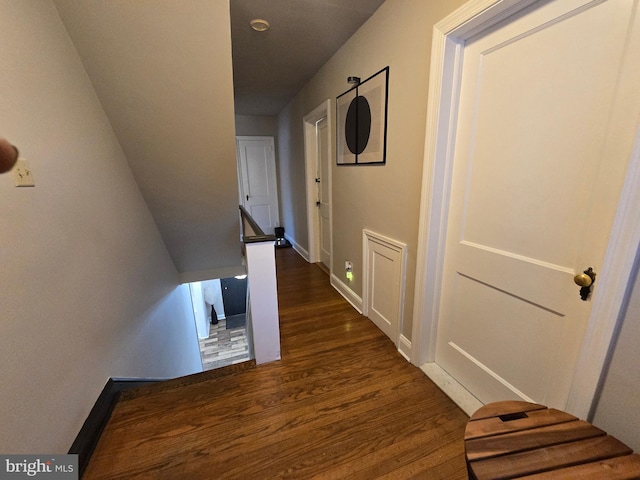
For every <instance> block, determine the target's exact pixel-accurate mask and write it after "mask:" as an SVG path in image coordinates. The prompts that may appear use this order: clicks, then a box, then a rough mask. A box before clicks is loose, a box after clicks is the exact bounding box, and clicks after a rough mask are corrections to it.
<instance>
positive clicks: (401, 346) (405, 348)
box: [398, 334, 411, 363]
mask: <svg viewBox="0 0 640 480" xmlns="http://www.w3.org/2000/svg"><path fill="white" fill-rule="evenodd" d="M398 352H400V355H402V356H403V357H404V358H405V359H406V360H407V362H409V363H411V341H410V340H409V339H408V338H407V337H405V336H404V335H402V334H400V338H399V339H398Z"/></svg>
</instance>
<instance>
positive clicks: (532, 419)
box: [464, 408, 577, 440]
mask: <svg viewBox="0 0 640 480" xmlns="http://www.w3.org/2000/svg"><path fill="white" fill-rule="evenodd" d="M575 420H577V418H576V417H574V416H573V415H570V414H568V413H566V412H562V411H560V410H556V409H554V408H548V409H546V408H545V409H544V410H534V411H530V412H527V418H521V419H518V420H511V421H507V422H503V421H502V420H501V419H500V418H499V417H490V418H485V419H482V420H476V421H473V422H468V423H467V427H466V429H465V431H464V438H465V440H471V439H473V438H480V437H486V436H490V435H500V434H503V433H507V432H515V431H519V430H528V429H530V428H536V427H544V426H546V425H555V424H558V423H564V422H571V421H575Z"/></svg>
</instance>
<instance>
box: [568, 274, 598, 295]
mask: <svg viewBox="0 0 640 480" xmlns="http://www.w3.org/2000/svg"><path fill="white" fill-rule="evenodd" d="M573 281H574V282H575V283H576V285H578V286H579V287H580V298H581V299H582V300H587V298H589V294H590V293H591V285H593V283H594V282H595V281H596V272H594V271H593V268H591V267H589V268H587V269H586V270H585V271H584V272H582V273H580V274H578V275H576V276H575V277H573Z"/></svg>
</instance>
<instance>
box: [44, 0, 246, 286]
mask: <svg viewBox="0 0 640 480" xmlns="http://www.w3.org/2000/svg"><path fill="white" fill-rule="evenodd" d="M54 4H55V6H56V8H57V10H58V12H59V14H60V16H61V18H62V20H63V23H64V24H65V27H66V29H67V31H68V33H69V35H70V37H71V39H72V40H73V43H74V45H75V47H76V49H77V51H78V52H79V55H80V57H81V59H82V62H83V65H84V67H85V69H86V71H87V73H88V75H89V77H90V79H91V82H92V84H93V87H94V89H95V91H96V93H97V95H98V98H99V99H100V101H101V103H102V105H103V107H104V110H105V112H106V114H107V117H108V118H109V121H110V123H111V125H112V127H113V130H114V131H115V133H116V136H117V137H118V141H119V143H120V145H121V147H122V149H123V151H124V153H125V155H126V156H127V160H128V162H129V165H130V166H131V169H132V172H133V175H134V177H135V179H136V182H137V184H138V186H139V187H140V190H141V192H142V195H143V197H144V198H145V200H146V202H147V205H148V207H149V210H150V211H151V213H152V215H153V217H154V220H155V222H156V225H157V226H158V229H159V231H160V234H161V235H162V238H163V240H164V242H165V244H166V246H167V248H168V250H169V254H170V255H171V257H172V259H173V261H174V264H175V265H176V267H177V269H178V272H180V274H181V280H182V281H184V282H191V281H196V280H203V279H208V278H223V277H224V276H226V275H236V274H238V273H241V272H243V271H244V269H243V267H242V260H241V254H240V241H239V238H240V222H239V221H238V184H237V181H236V177H237V171H236V147H235V133H234V131H235V127H234V106H233V72H232V64H231V25H230V23H231V22H230V18H229V1H228V0H214V1H201V0H180V1H175V0H153V1H141V0H134V1H105V0H54Z"/></svg>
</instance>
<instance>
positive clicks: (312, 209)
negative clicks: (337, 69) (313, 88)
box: [302, 99, 334, 271]
mask: <svg viewBox="0 0 640 480" xmlns="http://www.w3.org/2000/svg"><path fill="white" fill-rule="evenodd" d="M322 118H326V119H327V129H328V130H329V135H328V137H327V142H328V143H329V144H328V145H327V152H328V153H329V169H328V172H329V178H328V179H327V180H326V181H327V182H329V198H330V199H333V195H332V191H331V184H332V182H331V159H332V158H334V157H333V142H332V141H331V138H332V132H333V122H332V121H331V100H330V99H327V100H325V101H324V102H322V103H321V104H320V105H318V106H317V107H316V108H314V109H313V110H312V111H311V112H309V113H308V114H306V115H305V116H304V118H303V119H302V128H303V132H304V158H305V184H306V191H307V192H306V193H307V231H308V235H309V238H308V241H309V252H308V258H307V261H308V262H310V263H316V262H319V261H320V226H319V221H320V219H319V212H318V208H317V207H316V198H315V189H316V188H317V187H316V181H315V179H316V173H315V172H317V169H318V158H317V155H316V153H317V152H316V148H315V146H316V122H317V121H318V120H321V119H322ZM329 238H330V240H329V252H330V258H329V270H330V271H331V270H332V264H333V261H332V259H333V202H332V201H331V202H329Z"/></svg>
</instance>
